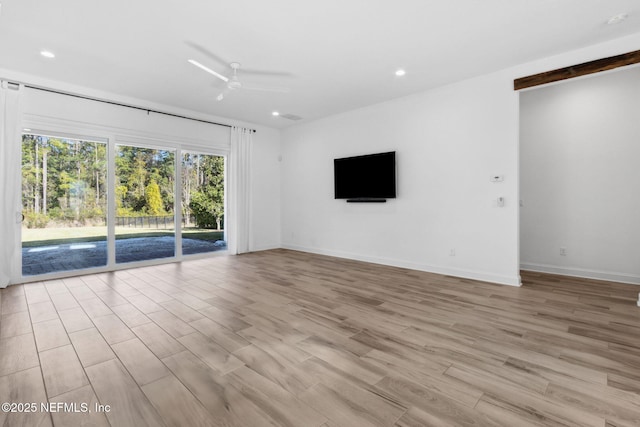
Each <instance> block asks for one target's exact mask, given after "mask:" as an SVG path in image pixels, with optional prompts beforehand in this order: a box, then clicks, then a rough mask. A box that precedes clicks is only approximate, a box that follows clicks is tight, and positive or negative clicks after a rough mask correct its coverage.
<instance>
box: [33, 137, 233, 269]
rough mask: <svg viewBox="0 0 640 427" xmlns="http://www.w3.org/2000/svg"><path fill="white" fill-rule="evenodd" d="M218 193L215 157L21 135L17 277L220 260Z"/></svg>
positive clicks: (221, 187)
mask: <svg viewBox="0 0 640 427" xmlns="http://www.w3.org/2000/svg"><path fill="white" fill-rule="evenodd" d="M52 135H54V134H53V133H52ZM110 144H112V145H110ZM225 185H226V179H225V157H224V156H221V155H214V154H205V153H199V152H195V151H186V150H180V149H179V144H176V147H174V148H169V147H153V146H137V145H133V144H131V145H128V144H114V143H112V142H111V143H109V142H108V141H107V140H103V141H100V140H99V138H95V139H92V138H77V137H76V138H73V137H65V136H55V135H54V136H51V135H49V134H47V133H35V132H33V133H25V134H24V135H23V137H22V214H23V215H22V217H23V221H22V230H21V231H22V233H21V234H22V242H21V243H22V248H21V249H22V275H23V277H27V276H39V275H49V276H48V277H52V275H54V276H58V275H62V274H63V272H65V271H72V270H83V269H93V271H96V270H97V271H106V270H109V269H115V268H118V266H122V265H127V264H129V263H138V262H142V263H145V262H147V263H149V262H157V260H163V259H165V260H171V259H182V256H191V255H196V254H203V253H211V252H217V251H224V250H226V248H227V238H226V233H225V228H226V216H225V207H226V204H225V201H226V192H225ZM108 189H110V190H111V191H108ZM108 212H111V213H112V216H109V215H108Z"/></svg>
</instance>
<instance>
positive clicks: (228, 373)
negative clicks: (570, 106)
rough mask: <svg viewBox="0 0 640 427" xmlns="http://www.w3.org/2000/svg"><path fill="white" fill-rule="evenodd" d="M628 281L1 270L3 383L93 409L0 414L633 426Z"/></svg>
mask: <svg viewBox="0 0 640 427" xmlns="http://www.w3.org/2000/svg"><path fill="white" fill-rule="evenodd" d="M638 289H639V288H638V287H634V286H632V285H622V284H613V283H606V282H598V281H590V280H584V279H571V278H566V277H560V276H551V275H542V274H532V273H525V274H524V286H523V287H522V288H514V287H508V286H499V285H491V284H486V283H481V282H475V281H472V280H463V279H457V278H452V277H445V276H440V275H435V274H428V273H422V272H416V271H410V270H403V269H399V268H392V267H385V266H379V265H372V264H366V263H360V262H355V261H347V260H341V259H336V258H330V257H324V256H317V255H310V254H304V253H298V252H293V251H286V250H275V251H267V252H260V253H255V254H247V255H242V256H236V257H217V258H214V259H208V260H197V261H188V262H184V263H182V264H169V265H163V266H159V267H148V268H140V269H132V270H126V271H119V272H115V273H106V274H94V275H89V276H82V277H75V278H70V279H64V280H52V281H47V282H43V283H33V284H27V285H20V286H12V287H9V288H7V289H4V290H2V292H0V298H1V309H2V311H1V319H0V401H2V402H12V403H28V402H35V403H37V404H38V405H39V404H40V403H41V402H47V401H49V402H53V403H56V404H58V403H60V402H67V403H70V404H73V403H75V404H76V405H77V407H78V409H79V410H81V408H82V407H81V405H82V404H83V403H84V404H86V405H88V408H89V409H90V410H91V411H92V412H90V413H82V412H64V408H63V407H61V408H60V412H53V413H43V412H39V411H36V412H35V413H5V412H0V425H3V426H6V425H9V426H13V425H24V426H40V425H42V426H44V425H51V424H54V425H57V426H79V425H85V424H82V423H86V425H109V424H110V425H112V426H117V427H119V426H136V427H138V426H144V425H150V426H162V425H167V426H200V425H206V426H229V427H230V426H243V427H245V426H246V427H260V426H292V427H313V426H322V427H335V426H345V427H354V426H380V427H382V426H398V427H400V426H402V427H409V426H430V425H432V426H447V425H452V426H466V425H474V426H483V425H502V426H518V427H519V426H527V425H537V426H540V425H551V426H558V425H562V426H564V425H567V426H581V427H584V426H605V425H606V426H638V425H640V394H639V393H640V308H638V307H636V305H635V304H636V298H637V295H638ZM98 402H99V403H100V404H102V405H110V408H111V409H110V412H106V413H105V412H95V406H94V405H95V404H96V403H98ZM68 409H72V408H68Z"/></svg>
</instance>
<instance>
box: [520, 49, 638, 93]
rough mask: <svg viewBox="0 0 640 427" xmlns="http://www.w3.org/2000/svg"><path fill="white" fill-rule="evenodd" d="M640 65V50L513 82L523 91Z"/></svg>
mask: <svg viewBox="0 0 640 427" xmlns="http://www.w3.org/2000/svg"><path fill="white" fill-rule="evenodd" d="M638 63H640V50H636V51H634V52H629V53H623V54H622V55H616V56H611V57H609V58H603V59H596V60H595V61H589V62H585V63H583V64H578V65H573V66H571V67H565V68H559V69H557V70H553V71H546V72H544V73H540V74H534V75H532V76H527V77H521V78H519V79H515V80H514V81H513V89H514V90H521V89H526V88H529V87H534V86H540V85H544V84H547V83H553V82H558V81H561V80H567V79H573V78H576V77H581V76H586V75H588V74H594V73H599V72H601V71H607V70H613V69H614V68H618V67H625V66H627V65H633V64H638Z"/></svg>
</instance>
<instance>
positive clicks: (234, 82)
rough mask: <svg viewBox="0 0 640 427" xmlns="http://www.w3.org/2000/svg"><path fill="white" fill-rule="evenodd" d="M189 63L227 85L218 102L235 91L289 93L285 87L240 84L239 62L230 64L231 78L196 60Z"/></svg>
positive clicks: (218, 97)
mask: <svg viewBox="0 0 640 427" xmlns="http://www.w3.org/2000/svg"><path fill="white" fill-rule="evenodd" d="M188 62H189V63H190V64H192V65H195V66H196V67H198V68H200V69H201V70H204V71H206V72H207V73H209V74H211V75H214V76H216V77H217V78H219V79H220V80H222V81H223V82H225V84H226V86H225V88H224V89H223V91H222V92H220V94H219V95H218V96H217V97H216V99H217V100H218V101H222V100H223V99H224V97H225V96H227V94H228V93H229V92H231V91H234V90H238V89H245V90H258V91H266V92H282V93H287V92H289V89H288V88H284V87H274V86H258V85H248V84H245V83H243V82H240V79H239V78H238V70H239V69H240V63H238V62H232V63H230V64H229V67H230V68H231V70H232V74H231V76H229V77H226V76H224V75H222V74H220V73H218V72H216V71H214V70H212V69H211V68H209V67H207V66H206V65H202V64H201V63H199V62H198V61H196V60H195V59H189V61H188Z"/></svg>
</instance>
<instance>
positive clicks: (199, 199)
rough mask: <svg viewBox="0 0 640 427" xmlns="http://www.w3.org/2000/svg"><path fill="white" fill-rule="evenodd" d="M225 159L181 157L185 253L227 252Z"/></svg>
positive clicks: (193, 155) (197, 155)
mask: <svg viewBox="0 0 640 427" xmlns="http://www.w3.org/2000/svg"><path fill="white" fill-rule="evenodd" d="M224 163H225V162H224V157H222V156H215V155H209V154H199V153H185V152H183V154H182V167H181V170H182V180H181V183H182V226H183V227H182V253H183V254H185V255H192V254H199V253H205V252H214V251H218V250H224V249H226V248H227V242H226V238H225V232H224V229H225V215H224V213H225V191H224V188H225V179H224V177H225V174H224V171H225V167H224Z"/></svg>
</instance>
